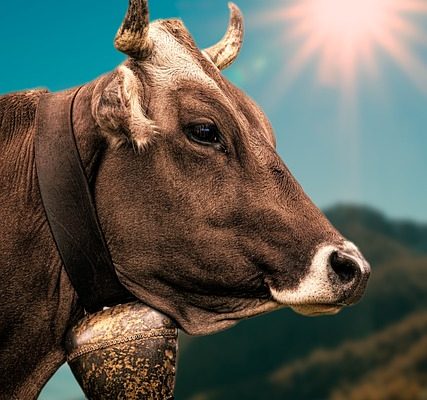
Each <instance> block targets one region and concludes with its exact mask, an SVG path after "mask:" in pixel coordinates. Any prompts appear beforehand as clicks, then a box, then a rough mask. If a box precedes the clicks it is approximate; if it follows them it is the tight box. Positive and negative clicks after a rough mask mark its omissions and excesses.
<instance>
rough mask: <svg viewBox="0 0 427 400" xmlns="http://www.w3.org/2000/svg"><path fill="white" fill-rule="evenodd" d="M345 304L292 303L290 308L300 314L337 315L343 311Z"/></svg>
mask: <svg viewBox="0 0 427 400" xmlns="http://www.w3.org/2000/svg"><path fill="white" fill-rule="evenodd" d="M343 307H344V304H332V303H331V304H329V303H313V304H292V305H290V308H291V309H292V310H293V311H295V312H296V313H298V314H301V315H304V316H306V317H315V316H320V315H335V314H337V313H339V312H340V311H341V309H342V308H343Z"/></svg>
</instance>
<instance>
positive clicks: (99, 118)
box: [92, 65, 156, 151]
mask: <svg viewBox="0 0 427 400" xmlns="http://www.w3.org/2000/svg"><path fill="white" fill-rule="evenodd" d="M105 79H108V77H107V78H105ZM99 86H101V87H99ZM143 96H144V93H143V87H142V84H141V82H140V81H139V80H138V78H137V77H136V76H135V74H134V73H133V72H132V70H131V69H129V68H128V67H126V66H123V65H122V66H120V67H119V68H118V69H117V70H116V72H115V73H114V75H113V78H112V79H111V80H110V81H109V82H108V83H107V84H105V82H104V84H102V83H100V85H98V87H97V88H95V92H94V100H93V102H92V114H93V116H94V118H95V120H96V122H97V123H98V125H99V127H100V128H101V131H102V132H103V134H104V135H105V136H106V137H107V139H108V141H109V143H110V144H111V145H112V146H113V147H119V146H122V145H125V144H127V143H129V144H131V145H132V146H133V148H134V149H135V150H137V151H142V150H144V149H145V148H146V146H147V145H148V143H149V142H150V140H151V138H152V137H153V136H154V134H155V132H156V126H155V124H154V122H153V121H152V120H150V119H149V118H147V117H146V116H145V113H144V111H143V109H142V106H141V104H142V100H143Z"/></svg>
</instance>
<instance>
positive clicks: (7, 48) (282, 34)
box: [0, 0, 427, 221]
mask: <svg viewBox="0 0 427 400" xmlns="http://www.w3.org/2000/svg"><path fill="white" fill-rule="evenodd" d="M395 1H400V0H395ZM422 1H425V0H421V2H422ZM294 3H295V1H285V0H265V1H263V2H262V3H261V2H259V1H256V0H241V1H240V2H239V6H240V7H241V9H242V10H243V12H244V14H245V16H246V20H247V23H246V41H245V46H244V48H243V50H242V53H241V56H240V58H239V59H238V61H237V62H236V63H235V64H234V65H233V66H232V67H231V68H229V70H227V71H226V75H227V76H228V77H229V78H230V79H231V80H232V81H233V82H234V83H236V84H237V85H238V86H240V87H241V88H243V89H244V90H246V91H247V92H248V93H249V94H250V95H251V96H252V97H253V98H255V100H256V101H257V102H258V103H259V104H260V105H261V106H262V107H263V108H264V110H265V111H266V113H267V115H268V116H269V117H270V119H271V121H272V123H273V126H274V128H275V131H276V135H277V137H278V150H279V153H280V154H281V155H282V157H283V158H284V160H285V162H286V163H287V165H288V166H289V167H290V169H291V171H292V172H293V173H294V175H295V176H296V177H297V178H298V180H299V181H300V183H301V184H302V185H303V187H304V188H305V190H306V191H307V193H308V194H309V195H310V196H311V197H312V199H313V200H314V201H315V203H316V204H318V205H319V206H321V207H326V206H329V205H331V204H334V203H337V202H353V203H363V204H368V205H372V206H374V207H377V208H379V209H381V210H383V211H385V212H386V213H387V214H389V215H391V216H396V217H409V218H413V219H418V220H424V221H426V220H427V209H426V208H427V207H426V204H427V185H426V184H425V183H424V181H425V178H424V177H425V175H426V172H427V157H426V149H427V135H426V126H427V112H426V111H425V110H426V107H425V105H426V101H427V91H426V90H424V91H423V90H422V89H421V88H420V87H417V85H416V84H414V82H413V80H414V77H413V76H412V77H411V76H410V75H409V74H407V73H404V71H403V70H402V68H400V67H399V65H398V63H397V62H396V60H395V59H394V58H393V57H392V56H390V54H388V53H387V51H385V50H384V49H382V48H381V47H379V46H377V47H376V48H375V51H374V53H375V58H376V61H377V70H378V71H377V77H376V78H375V77H374V78H373V77H369V76H368V75H369V74H367V73H366V71H365V72H364V71H360V73H359V74H358V78H357V80H356V81H355V83H354V86H355V88H356V89H355V92H356V93H357V94H356V96H355V100H354V101H353V105H352V106H349V105H348V104H346V103H347V102H348V101H347V100H346V99H345V98H344V96H343V93H342V91H341V90H340V88H339V87H338V86H337V85H335V84H334V82H329V83H328V84H324V83H321V82H319V79H318V76H317V75H318V71H317V69H318V65H317V64H318V59H316V56H314V57H312V58H311V59H310V60H309V61H308V62H307V63H305V64H304V65H303V66H301V68H300V71H299V72H298V74H296V76H292V77H289V76H286V74H285V73H284V71H285V70H286V65H287V63H288V62H289V61H290V60H291V59H292V56H293V55H294V54H295V53H296V51H297V50H298V46H301V44H302V43H301V41H300V42H298V41H294V42H293V41H292V40H290V39H289V37H287V34H286V32H287V30H288V29H289V28H290V23H289V21H286V20H280V19H278V20H273V21H270V22H268V23H267V22H266V23H260V22H259V19H260V18H259V16H260V15H261V14H262V13H265V12H266V11H271V10H274V12H276V11H277V10H281V9H283V8H284V7H289V6H291V5H292V4H294ZM58 4H59V3H58V2H54V1H52V0H45V1H43V2H30V1H29V0H25V1H22V2H19V3H13V2H7V3H5V4H4V5H3V6H2V13H1V17H0V18H1V24H0V30H1V31H2V37H3V38H4V39H3V40H2V41H1V43H0V46H1V54H2V60H3V62H2V63H1V64H0V73H1V76H2V77H3V78H2V79H1V81H0V93H6V92H9V91H15V90H21V89H26V88H33V87H47V88H49V89H51V90H61V89H64V88H67V87H71V86H74V85H78V84H81V83H84V82H87V81H90V80H92V79H94V78H96V77H97V76H99V75H100V74H102V73H105V72H107V71H109V70H111V69H113V68H114V67H115V66H116V65H117V64H119V63H120V62H121V61H122V60H123V57H122V55H121V54H119V53H118V52H117V51H116V50H115V49H114V48H113V46H112V39H113V37H114V34H115V32H116V30H117V27H118V26H119V24H120V21H121V18H122V16H123V14H124V12H125V9H126V6H127V2H126V1H125V0H123V1H112V0H104V1H92V2H87V1H83V0H76V1H74V2H62V3H60V5H58ZM150 10H151V15H152V18H153V19H155V18H160V17H162V18H164V17H173V16H179V17H181V18H182V19H183V20H184V22H185V24H186V25H187V27H188V28H189V30H190V31H191V32H192V34H193V36H194V37H195V39H196V41H197V43H198V44H199V45H200V46H201V47H205V46H209V45H211V44H212V43H214V42H215V41H216V40H217V39H218V38H220V37H221V36H222V35H223V33H224V29H225V25H226V23H227V18H228V9H227V2H226V1H225V0H224V1H223V0H216V1H215V2H214V1H200V0H199V1H193V0H175V1H173V0H162V1H158V2H152V4H151V5H150ZM405 18H406V15H405ZM406 20H407V21H410V22H411V23H413V24H414V26H417V27H418V29H419V30H421V31H423V32H424V34H425V36H426V37H427V15H426V14H419V15H418V16H417V15H415V16H414V15H413V14H410V15H409V14H408V15H407V18H406ZM407 47H408V48H410V49H411V51H412V52H413V53H415V54H416V56H417V57H418V58H419V59H420V60H421V62H422V63H423V64H424V65H427V39H426V38H425V41H424V43H422V41H421V43H415V44H414V43H411V42H410V41H409V40H408V41H407ZM426 71H427V70H426ZM418 75H420V74H418ZM416 79H418V80H420V79H421V80H423V79H424V80H425V81H427V76H426V77H422V76H421V77H420V76H418V77H417V78H416ZM424 89H425V88H424Z"/></svg>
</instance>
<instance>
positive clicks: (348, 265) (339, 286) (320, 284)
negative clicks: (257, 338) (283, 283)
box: [271, 242, 371, 315]
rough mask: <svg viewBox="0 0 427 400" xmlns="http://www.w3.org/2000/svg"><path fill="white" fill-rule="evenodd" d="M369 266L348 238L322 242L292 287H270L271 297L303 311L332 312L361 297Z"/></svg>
mask: <svg viewBox="0 0 427 400" xmlns="http://www.w3.org/2000/svg"><path fill="white" fill-rule="evenodd" d="M370 271H371V269H370V266H369V264H368V262H367V261H366V260H365V258H364V257H363V256H362V254H361V253H360V251H359V250H358V249H357V247H356V246H355V245H354V244H353V243H351V242H344V243H343V244H341V245H323V246H321V247H320V248H319V249H318V250H317V251H316V253H315V255H314V257H313V259H312V264H311V265H310V267H309V269H308V273H307V274H306V275H305V277H304V278H303V279H301V281H300V282H299V284H298V286H297V287H296V288H292V289H282V290H280V289H279V290H278V289H275V288H271V294H272V296H273V298H274V299H275V300H276V301H277V302H279V303H281V304H284V305H288V306H290V307H291V308H292V309H293V310H294V311H296V312H298V313H300V314H304V315H320V314H335V313H337V312H338V311H339V310H341V308H342V307H344V306H348V305H352V304H354V303H356V302H357V301H359V300H360V298H361V297H362V295H363V293H364V291H365V289H366V285H367V282H368V279H369V275H370Z"/></svg>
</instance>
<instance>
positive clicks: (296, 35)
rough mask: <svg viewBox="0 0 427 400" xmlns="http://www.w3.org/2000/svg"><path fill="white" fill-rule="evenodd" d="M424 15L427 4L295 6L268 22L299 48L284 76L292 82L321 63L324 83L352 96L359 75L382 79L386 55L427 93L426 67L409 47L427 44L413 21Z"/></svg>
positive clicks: (390, 0) (310, 1) (309, 2)
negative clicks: (274, 22)
mask: <svg viewBox="0 0 427 400" xmlns="http://www.w3.org/2000/svg"><path fill="white" fill-rule="evenodd" d="M422 14H427V1H425V0H293V1H288V2H287V3H286V4H285V5H283V6H282V7H281V8H280V9H279V10H275V12H274V13H271V14H269V15H265V16H264V18H263V21H264V22H267V21H268V22H272V20H280V23H281V24H282V25H283V26H284V32H283V37H282V39H281V41H282V42H283V43H285V44H289V43H290V42H292V43H294V44H295V43H296V44H297V45H296V46H294V47H295V48H296V49H297V50H296V51H295V52H294V53H293V54H292V55H291V57H290V58H289V59H288V61H287V63H286V68H285V69H286V71H284V73H286V74H289V75H290V76H291V77H294V76H295V75H298V74H299V73H300V72H301V70H302V69H303V68H304V66H305V65H306V64H308V63H309V62H310V61H312V60H316V61H317V62H318V81H319V83H321V84H327V85H336V86H339V87H341V88H343V89H344V90H345V91H346V92H353V91H354V88H355V84H356V82H357V76H358V74H359V72H360V71H362V70H365V71H367V72H368V73H369V74H370V75H372V76H375V75H377V76H379V67H378V54H379V53H380V52H382V53H385V54H387V55H388V56H389V57H390V58H392V59H393V61H395V62H396V63H397V64H398V65H399V67H400V68H401V69H402V70H403V71H404V72H405V73H406V74H407V75H408V76H409V78H411V79H412V80H413V81H414V83H415V84H416V85H417V86H418V87H419V88H420V89H421V90H422V91H424V92H425V93H427V67H426V65H425V64H424V63H423V62H422V59H421V58H420V57H419V56H417V54H416V53H415V52H414V51H412V50H411V46H409V45H408V43H416V44H422V45H424V46H425V45H426V44H427V34H426V32H423V30H422V29H420V28H419V27H418V26H417V24H416V23H415V20H414V19H413V17H414V16H420V15H422Z"/></svg>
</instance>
